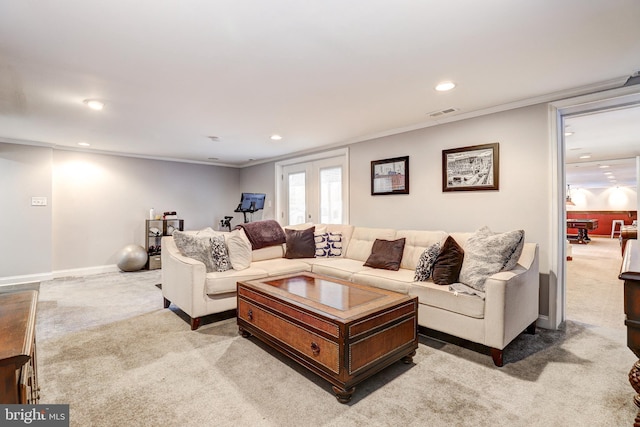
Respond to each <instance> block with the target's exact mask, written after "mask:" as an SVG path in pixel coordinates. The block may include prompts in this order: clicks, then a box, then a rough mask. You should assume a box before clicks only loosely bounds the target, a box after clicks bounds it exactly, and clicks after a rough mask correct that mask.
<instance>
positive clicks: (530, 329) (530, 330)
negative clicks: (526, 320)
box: [526, 322, 536, 335]
mask: <svg viewBox="0 0 640 427" xmlns="http://www.w3.org/2000/svg"><path fill="white" fill-rule="evenodd" d="M526 331H527V333H528V334H529V335H535V334H536V322H533V323H532V324H530V325H529V326H527V329H526Z"/></svg>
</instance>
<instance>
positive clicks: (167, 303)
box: [163, 297, 171, 308]
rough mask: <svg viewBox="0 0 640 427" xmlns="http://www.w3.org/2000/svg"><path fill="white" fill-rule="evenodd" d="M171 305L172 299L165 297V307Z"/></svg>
mask: <svg viewBox="0 0 640 427" xmlns="http://www.w3.org/2000/svg"><path fill="white" fill-rule="evenodd" d="M163 298H164V297H163ZM170 305H171V301H169V300H168V299H166V298H164V308H169V306H170Z"/></svg>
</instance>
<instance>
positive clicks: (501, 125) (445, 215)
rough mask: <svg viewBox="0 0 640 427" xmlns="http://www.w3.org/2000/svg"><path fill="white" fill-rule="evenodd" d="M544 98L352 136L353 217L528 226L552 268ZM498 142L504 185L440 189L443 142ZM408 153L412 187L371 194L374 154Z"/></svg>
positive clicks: (468, 227) (451, 226)
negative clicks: (399, 130) (369, 136)
mask: <svg viewBox="0 0 640 427" xmlns="http://www.w3.org/2000/svg"><path fill="white" fill-rule="evenodd" d="M547 135H548V112H547V107H546V106H545V105H538V106H533V107H527V108H520V109H516V110H511V111H507V112H502V113H496V114H491V115H488V116H483V117H477V118H473V119H469V120H462V121H459V122H453V123H449V124H444V125H440V126H436V127H430V128H425V129H421V130H416V131H412V132H407V133H404V134H400V135H394V136H389V137H385V138H379V139H376V140H372V141H366V142H362V143H359V144H354V145H352V146H351V147H350V159H351V165H350V170H351V190H350V191H351V193H350V194H351V202H350V208H351V222H352V223H353V224H357V225H362V226H371V227H393V228H407V229H411V228H415V229H425V228H426V229H432V230H445V231H474V230H476V229H478V228H480V227H482V226H484V225H487V226H489V227H490V228H491V229H492V230H494V231H508V230H513V229H524V230H525V233H526V240H527V241H529V242H536V243H538V244H539V245H540V255H541V257H540V269H541V272H548V269H549V262H548V257H549V245H550V239H549V228H550V206H551V204H550V200H551V196H550V194H551V188H550V187H551V184H550V177H551V170H550V154H549V144H548V137H547ZM493 142H498V143H499V144H500V190H499V191H468V192H467V191H465V192H446V193H445V192H443V191H442V150H445V149H450V148H458V147H465V146H471V145H478V144H487V143H493ZM407 155H408V156H409V173H410V175H409V179H410V181H409V184H410V194H408V195H384V196H371V192H370V181H371V178H370V176H371V175H370V168H371V166H370V164H371V161H372V160H379V159H385V158H390V157H398V156H407Z"/></svg>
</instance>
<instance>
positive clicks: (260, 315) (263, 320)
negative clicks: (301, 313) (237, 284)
mask: <svg viewBox="0 0 640 427" xmlns="http://www.w3.org/2000/svg"><path fill="white" fill-rule="evenodd" d="M238 317H239V318H241V319H242V320H244V321H246V322H248V323H249V324H250V325H251V326H253V327H255V328H257V329H259V330H260V331H262V332H263V333H265V334H267V335H269V336H271V337H273V338H275V339H276V340H278V341H280V342H281V343H283V344H285V345H286V346H288V347H290V348H291V349H293V350H295V351H297V352H299V353H302V354H303V355H305V356H307V357H308V358H309V359H311V360H313V361H314V362H315V363H317V364H320V365H322V366H324V367H325V368H328V369H330V370H331V371H332V372H335V373H339V372H340V349H339V346H338V343H336V342H333V341H331V340H327V339H325V338H323V337H321V336H320V335H317V334H314V333H313V332H310V331H308V330H306V329H305V328H303V327H301V326H299V325H296V324H294V323H292V322H291V321H289V320H288V319H287V318H286V317H281V316H278V315H275V314H273V313H270V312H268V311H266V310H263V309H262V308H260V307H258V306H256V305H254V304H251V303H249V302H247V301H245V300H242V299H241V300H239V301H238Z"/></svg>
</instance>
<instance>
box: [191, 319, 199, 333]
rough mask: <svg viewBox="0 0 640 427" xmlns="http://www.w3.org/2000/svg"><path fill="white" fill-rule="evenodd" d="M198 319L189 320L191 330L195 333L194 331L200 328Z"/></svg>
mask: <svg viewBox="0 0 640 427" xmlns="http://www.w3.org/2000/svg"><path fill="white" fill-rule="evenodd" d="M200 319H202V318H201V317H192V318H191V330H192V331H195V330H196V329H198V328H199V327H200Z"/></svg>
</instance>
